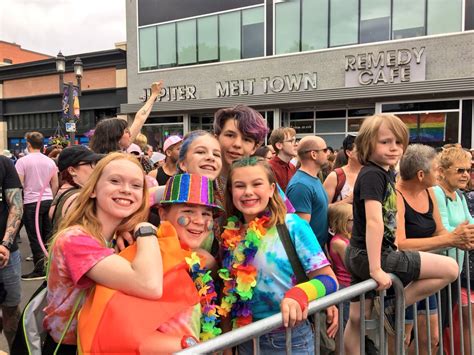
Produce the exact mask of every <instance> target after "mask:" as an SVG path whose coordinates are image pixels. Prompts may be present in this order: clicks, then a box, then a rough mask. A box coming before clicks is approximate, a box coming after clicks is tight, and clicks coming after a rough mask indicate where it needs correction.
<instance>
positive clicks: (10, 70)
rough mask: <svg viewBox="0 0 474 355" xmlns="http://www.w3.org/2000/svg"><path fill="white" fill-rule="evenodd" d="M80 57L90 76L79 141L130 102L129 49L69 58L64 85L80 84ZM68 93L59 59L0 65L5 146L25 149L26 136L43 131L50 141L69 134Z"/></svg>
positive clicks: (0, 132)
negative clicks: (76, 66) (77, 70)
mask: <svg viewBox="0 0 474 355" xmlns="http://www.w3.org/2000/svg"><path fill="white" fill-rule="evenodd" d="M78 56H79V57H80V58H81V60H82V62H83V66H84V72H83V76H82V80H81V88H82V93H81V96H80V97H79V102H80V119H79V121H78V122H77V124H76V142H78V143H87V142H88V138H87V137H86V136H85V135H84V134H85V133H86V132H88V131H90V130H91V129H93V128H94V127H95V125H96V123H97V122H98V121H99V120H100V119H102V118H105V117H114V116H117V114H118V113H119V110H120V105H121V104H123V103H126V102H127V101H126V100H127V74H126V51H125V49H124V47H123V48H116V49H111V50H105V51H99V52H92V53H83V54H78V55H73V56H66V72H65V73H64V83H66V84H67V83H68V82H73V83H76V78H75V75H74V71H73V64H74V61H75V59H76V57H78ZM61 116H62V90H60V78H59V74H58V73H57V72H56V58H50V59H46V60H41V61H35V62H29V63H22V64H14V65H8V66H3V67H0V147H2V146H3V148H2V149H6V148H7V149H10V150H11V151H21V150H22V149H24V147H25V144H26V143H25V139H24V136H25V133H26V132H28V131H33V130H34V131H40V132H42V133H43V134H44V136H45V139H46V140H45V143H47V140H48V137H51V136H53V135H55V134H57V133H58V132H61V134H66V132H65V125H64V122H63V121H62V120H61Z"/></svg>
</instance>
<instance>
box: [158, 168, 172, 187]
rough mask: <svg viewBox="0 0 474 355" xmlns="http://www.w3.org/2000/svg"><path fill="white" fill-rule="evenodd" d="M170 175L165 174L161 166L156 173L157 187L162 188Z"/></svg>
mask: <svg viewBox="0 0 474 355" xmlns="http://www.w3.org/2000/svg"><path fill="white" fill-rule="evenodd" d="M170 177H171V175H168V174H167V173H165V171H164V169H163V167H162V166H160V167H159V168H158V171H157V172H156V181H158V185H160V186H163V185H166V183H167V181H168V180H169V179H170Z"/></svg>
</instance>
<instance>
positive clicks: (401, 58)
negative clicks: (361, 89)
mask: <svg viewBox="0 0 474 355" xmlns="http://www.w3.org/2000/svg"><path fill="white" fill-rule="evenodd" d="M424 52H425V47H420V48H416V47H413V48H412V49H397V50H387V51H381V52H378V53H373V52H367V53H359V54H356V55H347V56H346V57H345V71H346V78H345V82H346V83H345V84H346V87H353V86H368V85H383V84H392V83H406V82H411V81H422V80H425V69H426V61H425V54H424Z"/></svg>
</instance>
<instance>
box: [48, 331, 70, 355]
mask: <svg viewBox="0 0 474 355" xmlns="http://www.w3.org/2000/svg"><path fill="white" fill-rule="evenodd" d="M57 345H58V344H57V343H56V342H55V341H54V339H53V338H51V335H49V333H48V335H47V336H46V339H45V341H44V344H43V349H42V354H43V355H53V354H54V351H55V350H56V346H57ZM57 354H60V355H76V354H77V345H67V344H61V345H60V346H59V349H58V352H57Z"/></svg>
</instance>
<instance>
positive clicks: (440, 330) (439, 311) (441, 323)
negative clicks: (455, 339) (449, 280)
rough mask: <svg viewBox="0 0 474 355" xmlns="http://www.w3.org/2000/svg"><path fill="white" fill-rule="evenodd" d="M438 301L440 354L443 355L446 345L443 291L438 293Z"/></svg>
mask: <svg viewBox="0 0 474 355" xmlns="http://www.w3.org/2000/svg"><path fill="white" fill-rule="evenodd" d="M448 287H449V285H448ZM436 300H437V301H438V330H439V342H438V344H439V346H438V354H443V351H444V350H443V348H444V343H443V317H442V313H441V290H439V291H438V292H437V293H436Z"/></svg>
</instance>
